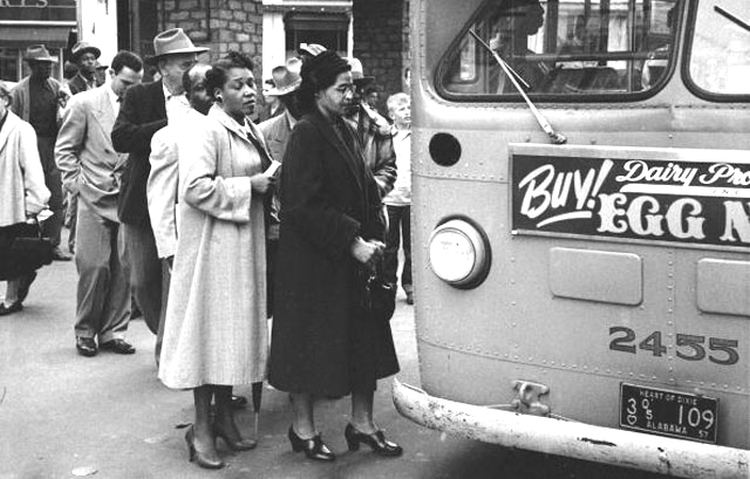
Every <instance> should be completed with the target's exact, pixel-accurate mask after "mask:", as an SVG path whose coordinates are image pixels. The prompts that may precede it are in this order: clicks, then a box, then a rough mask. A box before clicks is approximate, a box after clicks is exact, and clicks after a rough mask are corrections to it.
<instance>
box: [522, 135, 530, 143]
mask: <svg viewBox="0 0 750 479" xmlns="http://www.w3.org/2000/svg"><path fill="white" fill-rule="evenodd" d="M523 141H525V142H526V143H531V137H530V136H527V137H526V138H524V140H523Z"/></svg>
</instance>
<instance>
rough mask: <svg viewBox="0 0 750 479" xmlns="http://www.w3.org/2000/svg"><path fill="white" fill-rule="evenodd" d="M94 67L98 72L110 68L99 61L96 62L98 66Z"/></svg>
mask: <svg viewBox="0 0 750 479" xmlns="http://www.w3.org/2000/svg"><path fill="white" fill-rule="evenodd" d="M94 67H95V68H96V69H97V70H105V69H107V68H109V65H103V64H101V63H99V60H97V61H96V65H94Z"/></svg>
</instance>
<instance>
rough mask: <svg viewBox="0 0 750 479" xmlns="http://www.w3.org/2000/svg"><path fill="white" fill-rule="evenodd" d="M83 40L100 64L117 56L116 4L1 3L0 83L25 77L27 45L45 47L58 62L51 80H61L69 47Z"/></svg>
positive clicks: (94, 0)
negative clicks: (96, 53) (97, 50)
mask: <svg viewBox="0 0 750 479" xmlns="http://www.w3.org/2000/svg"><path fill="white" fill-rule="evenodd" d="M79 40H83V41H87V42H89V43H92V44H94V45H96V46H97V47H99V48H100V49H101V51H102V57H101V58H102V61H103V62H108V61H109V59H111V58H112V57H113V56H114V54H115V53H116V52H117V46H118V44H117V11H116V0H86V1H80V2H78V1H76V0H2V1H0V79H2V80H6V81H12V82H16V81H19V80H20V79H21V78H23V77H24V76H26V75H28V73H29V72H28V68H27V66H26V64H25V63H24V62H23V55H24V52H25V50H26V48H27V47H28V46H29V45H34V44H39V43H42V44H44V45H45V46H46V47H47V49H48V50H49V52H50V54H52V55H54V56H55V57H57V58H58V63H57V64H56V65H55V66H54V69H53V76H54V77H55V78H58V79H61V78H62V66H63V63H64V61H65V59H67V56H68V54H69V51H68V49H69V47H70V46H72V45H73V44H74V43H75V42H76V41H79Z"/></svg>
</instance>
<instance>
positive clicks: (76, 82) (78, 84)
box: [68, 73, 99, 95]
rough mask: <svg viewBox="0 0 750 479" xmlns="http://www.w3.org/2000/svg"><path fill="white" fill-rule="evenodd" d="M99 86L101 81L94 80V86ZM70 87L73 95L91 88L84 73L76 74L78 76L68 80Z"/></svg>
mask: <svg viewBox="0 0 750 479" xmlns="http://www.w3.org/2000/svg"><path fill="white" fill-rule="evenodd" d="M98 86H99V83H98V82H97V81H96V80H94V88H96V87H98ZM68 88H70V93H72V94H73V95H75V94H78V93H81V92H83V91H86V90H88V89H89V87H88V85H87V84H86V79H85V78H83V75H81V74H80V73H78V74H76V76H74V77H73V78H71V79H70V81H69V82H68ZM92 90H93V88H92Z"/></svg>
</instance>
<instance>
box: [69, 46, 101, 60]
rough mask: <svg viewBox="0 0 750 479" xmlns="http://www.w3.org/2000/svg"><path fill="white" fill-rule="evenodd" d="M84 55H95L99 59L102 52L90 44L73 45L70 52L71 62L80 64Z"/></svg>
mask: <svg viewBox="0 0 750 479" xmlns="http://www.w3.org/2000/svg"><path fill="white" fill-rule="evenodd" d="M84 53H93V54H94V57H95V58H99V56H100V55H101V54H102V51H101V50H99V49H98V48H96V47H95V46H94V45H92V44H90V43H87V42H78V43H76V44H75V45H73V48H71V50H70V60H71V61H72V62H74V63H78V59H79V58H81V55H83V54H84Z"/></svg>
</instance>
